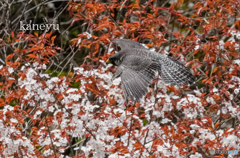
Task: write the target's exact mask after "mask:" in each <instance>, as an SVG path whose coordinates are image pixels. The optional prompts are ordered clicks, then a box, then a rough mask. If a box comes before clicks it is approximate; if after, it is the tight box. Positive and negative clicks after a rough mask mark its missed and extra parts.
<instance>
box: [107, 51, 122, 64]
mask: <svg viewBox="0 0 240 158" xmlns="http://www.w3.org/2000/svg"><path fill="white" fill-rule="evenodd" d="M121 62H122V61H121V58H120V57H119V53H117V54H113V55H112V56H110V57H109V58H108V60H107V63H108V64H109V63H111V64H113V65H115V66H119V65H120V64H121Z"/></svg>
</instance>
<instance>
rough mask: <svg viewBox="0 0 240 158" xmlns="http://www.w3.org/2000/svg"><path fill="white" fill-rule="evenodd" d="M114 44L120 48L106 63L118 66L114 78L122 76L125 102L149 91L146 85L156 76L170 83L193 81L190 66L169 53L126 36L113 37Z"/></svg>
mask: <svg viewBox="0 0 240 158" xmlns="http://www.w3.org/2000/svg"><path fill="white" fill-rule="evenodd" d="M112 43H113V44H115V45H116V46H118V48H120V51H119V52H118V53H116V54H114V55H112V56H110V57H109V59H108V60H107V63H112V64H113V65H115V66H117V67H118V68H117V71H116V72H115V74H114V77H113V79H114V78H117V77H121V88H122V90H123V95H124V97H125V100H126V102H127V103H128V99H131V101H134V102H139V100H140V99H141V98H142V97H143V96H145V95H146V93H147V92H148V86H149V85H150V84H151V82H152V80H153V79H154V78H156V73H157V72H158V74H159V75H160V77H161V79H162V80H163V81H164V82H165V83H168V84H171V85H173V86H175V85H177V86H182V84H186V85H188V84H192V83H193V82H194V81H195V76H193V75H192V73H191V71H190V68H188V67H186V66H184V65H183V64H182V63H180V62H179V61H178V60H174V59H172V58H171V57H169V56H165V55H163V54H158V53H156V52H153V51H150V50H148V49H147V48H145V47H144V46H143V45H141V44H140V43H138V42H135V41H131V40H128V39H115V40H113V41H112Z"/></svg>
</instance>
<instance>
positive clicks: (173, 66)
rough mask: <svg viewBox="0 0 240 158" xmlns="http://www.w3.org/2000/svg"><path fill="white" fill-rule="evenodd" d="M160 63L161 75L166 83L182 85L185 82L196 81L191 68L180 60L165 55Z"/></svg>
mask: <svg viewBox="0 0 240 158" xmlns="http://www.w3.org/2000/svg"><path fill="white" fill-rule="evenodd" d="M160 63H161V70H160V76H161V78H162V79H163V81H164V82H165V83H170V84H172V85H178V86H181V85H182V84H183V83H184V84H186V85H187V84H191V83H193V82H194V81H195V76H193V75H192V73H191V70H190V68H188V67H186V66H184V65H183V64H182V63H180V62H179V61H177V60H173V59H172V58H170V57H165V58H162V59H161V60H160Z"/></svg>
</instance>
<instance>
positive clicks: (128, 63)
mask: <svg viewBox="0 0 240 158" xmlns="http://www.w3.org/2000/svg"><path fill="white" fill-rule="evenodd" d="M119 68H121V70H122V73H121V86H122V90H123V93H124V97H125V99H126V100H127V99H128V98H130V99H131V100H132V101H139V100H140V99H141V98H142V97H143V96H144V95H145V94H146V93H147V92H148V89H147V87H148V86H149V85H150V83H151V82H152V80H153V78H154V77H155V75H156V71H158V69H160V65H159V63H157V62H154V61H153V60H152V59H150V58H147V57H146V58H143V57H141V56H135V55H128V56H127V57H126V58H125V59H124V61H123V62H122V64H121V65H120V66H119Z"/></svg>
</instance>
